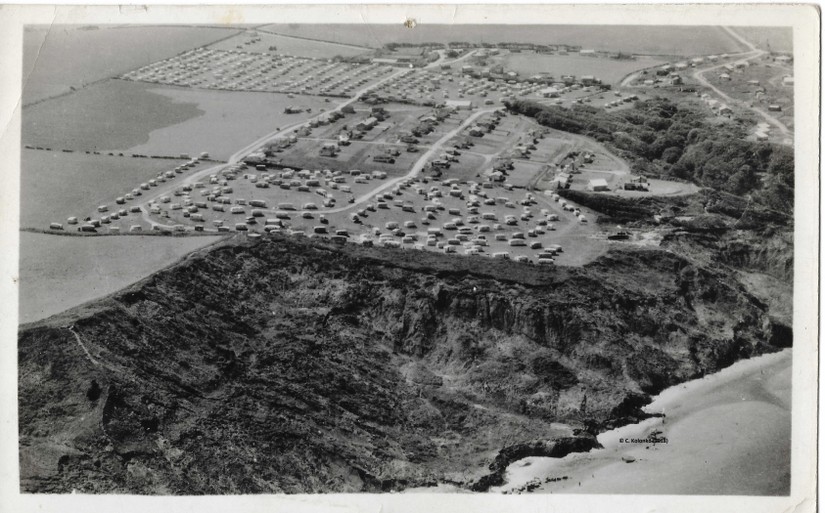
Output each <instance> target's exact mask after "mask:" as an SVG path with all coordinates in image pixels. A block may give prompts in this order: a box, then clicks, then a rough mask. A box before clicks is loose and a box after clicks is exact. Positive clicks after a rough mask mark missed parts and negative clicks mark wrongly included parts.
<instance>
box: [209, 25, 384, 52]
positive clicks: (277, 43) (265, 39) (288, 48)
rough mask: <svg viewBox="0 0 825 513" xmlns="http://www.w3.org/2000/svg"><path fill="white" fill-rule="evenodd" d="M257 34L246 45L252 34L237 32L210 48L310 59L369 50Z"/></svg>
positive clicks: (262, 33) (367, 49) (263, 33)
mask: <svg viewBox="0 0 825 513" xmlns="http://www.w3.org/2000/svg"><path fill="white" fill-rule="evenodd" d="M257 34H258V35H257V36H256V37H259V38H260V39H261V40H260V41H257V42H255V43H251V44H248V45H246V44H244V43H245V42H246V41H250V40H251V39H252V36H250V35H249V34H239V35H237V36H234V37H231V38H229V39H226V40H223V41H220V42H218V43H215V44H214V45H211V46H210V48H213V49H215V50H230V51H244V52H256V53H258V52H267V53H277V54H281V55H291V56H294V57H309V58H312V59H331V58H333V57H336V56H341V57H352V56H355V55H361V54H364V53H366V52H369V51H370V49H369V48H357V47H354V46H349V45H343V44H336V43H325V42H322V41H309V40H306V39H298V38H294V37H284V36H280V35H276V34H268V33H265V32H260V31H259V32H257ZM239 46H240V48H239ZM271 46H274V47H275V48H276V50H275V51H274V52H273V51H272V50H270V49H269V48H270V47H271Z"/></svg>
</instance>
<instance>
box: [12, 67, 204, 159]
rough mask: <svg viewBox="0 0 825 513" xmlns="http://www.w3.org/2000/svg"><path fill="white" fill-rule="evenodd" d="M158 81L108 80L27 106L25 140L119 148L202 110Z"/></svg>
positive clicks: (77, 147) (39, 143)
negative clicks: (167, 92) (164, 90)
mask: <svg viewBox="0 0 825 513" xmlns="http://www.w3.org/2000/svg"><path fill="white" fill-rule="evenodd" d="M153 90H155V91H157V86H154V85H149V84H144V83H140V82H128V81H124V80H107V81H105V82H100V83H97V84H95V85H93V86H91V87H88V88H86V89H83V90H81V91H77V92H75V93H73V94H70V95H68V96H62V97H60V98H55V99H53V100H49V101H46V102H42V103H39V104H37V105H33V106H31V107H27V108H25V109H24V110H23V128H22V141H23V143H24V144H31V145H34V146H50V147H53V148H60V149H62V148H68V149H73V150H83V151H86V150H90V151H94V150H99V151H104V150H116V149H125V148H130V147H132V146H138V145H141V144H145V143H146V142H147V141H148V140H149V134H150V133H151V132H152V131H153V130H157V129H159V128H163V127H166V126H170V125H176V124H178V123H182V122H183V121H186V120H188V119H190V118H193V117H196V116H198V115H201V114H203V113H204V111H202V110H200V109H198V107H197V105H196V104H195V103H185V102H175V101H173V100H172V99H171V98H169V97H168V96H164V95H162V94H159V93H157V92H152V91H153ZM181 151H185V150H181Z"/></svg>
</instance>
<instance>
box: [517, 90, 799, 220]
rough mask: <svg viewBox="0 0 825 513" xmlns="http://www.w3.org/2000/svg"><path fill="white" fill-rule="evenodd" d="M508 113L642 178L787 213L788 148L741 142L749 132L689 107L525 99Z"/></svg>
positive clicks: (791, 181) (791, 165)
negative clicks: (598, 147)
mask: <svg viewBox="0 0 825 513" xmlns="http://www.w3.org/2000/svg"><path fill="white" fill-rule="evenodd" d="M506 106H507V108H508V109H509V110H510V111H512V112H516V113H519V114H524V115H527V116H530V117H533V118H535V119H536V121H537V122H538V123H540V124H542V125H544V126H548V127H551V128H555V129H558V130H563V131H566V132H571V133H575V134H581V135H585V136H588V137H592V138H594V139H596V140H598V141H600V142H602V143H604V144H606V145H607V146H609V147H611V148H612V149H614V150H616V151H617V152H618V153H620V154H621V155H622V156H623V157H625V158H627V159H628V160H630V161H631V162H632V163H633V167H634V170H635V171H636V172H639V173H641V174H646V175H652V176H662V177H673V178H679V179H684V180H689V181H692V182H694V183H697V184H699V185H701V186H704V187H711V188H713V189H715V190H719V191H724V192H728V193H731V194H736V195H739V196H746V195H751V197H752V198H753V199H754V200H756V201H759V202H760V203H763V204H765V205H766V206H769V207H770V208H773V209H776V210H780V211H783V212H792V211H793V192H794V176H793V173H794V155H793V150H792V149H791V148H789V147H786V146H781V145H773V144H767V143H764V142H751V141H746V140H745V136H746V135H747V131H748V127H747V125H745V124H740V123H736V122H730V123H723V124H719V123H712V122H710V120H709V119H708V117H707V115H706V114H705V113H703V112H701V111H699V110H697V109H696V108H694V107H691V106H682V105H678V106H677V105H676V104H675V103H673V102H671V101H669V100H667V99H661V98H656V99H652V100H646V101H640V102H636V104H635V105H634V108H632V109H627V110H623V111H616V112H613V113H606V112H604V111H602V110H597V109H595V108H593V107H590V106H587V105H575V106H573V107H571V108H563V107H558V106H545V105H540V104H538V103H535V102H531V101H515V102H508V103H506Z"/></svg>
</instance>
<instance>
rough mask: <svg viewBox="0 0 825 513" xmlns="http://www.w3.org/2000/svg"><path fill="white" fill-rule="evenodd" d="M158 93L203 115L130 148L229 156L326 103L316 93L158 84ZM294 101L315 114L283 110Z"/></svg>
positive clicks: (153, 153)
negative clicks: (192, 106) (298, 94)
mask: <svg viewBox="0 0 825 513" xmlns="http://www.w3.org/2000/svg"><path fill="white" fill-rule="evenodd" d="M150 91H151V92H152V93H154V94H158V95H161V96H163V97H165V98H168V99H169V100H168V101H172V102H174V103H179V102H180V103H184V104H195V105H197V108H198V110H200V111H202V112H203V114H201V115H200V116H197V117H194V118H190V119H188V120H186V121H184V122H182V123H179V124H176V125H172V126H167V127H163V128H158V129H157V130H155V131H153V132H151V133H150V134H149V140H148V141H147V142H146V143H144V144H139V145H137V146H134V147H132V148H130V151H133V152H137V153H146V154H152V155H155V154H161V155H170V154H171V155H177V154H178V153H180V152H187V151H188V152H189V153H190V154H192V155H195V154H198V153H200V152H201V151H207V152H209V155H210V156H211V157H213V158H218V159H224V160H225V159H227V158H229V156H230V155H232V154H233V153H235V152H236V151H237V150H238V149H240V148H242V147H243V146H245V145H247V144H249V143H250V142H252V141H255V140H256V139H259V138H261V137H263V136H265V135H266V134H268V133H271V132H273V131H275V130H276V129H279V128H286V127H287V126H290V125H292V124H295V123H299V122H301V121H303V120H305V119H307V118H309V117H311V116H314V115H317V113H318V112H319V110H320V109H322V108H324V106H326V107H329V106H330V104H328V103H325V102H324V101H323V99H322V98H320V97H317V96H301V97H297V98H294V99H290V98H289V97H287V95H285V94H279V93H248V92H227V91H205V90H199V89H184V88H169V87H158V88H155V89H150ZM290 105H297V106H300V107H303V108H311V109H312V113H307V112H301V113H298V114H285V113H284V109H285V108H286V107H287V106H290Z"/></svg>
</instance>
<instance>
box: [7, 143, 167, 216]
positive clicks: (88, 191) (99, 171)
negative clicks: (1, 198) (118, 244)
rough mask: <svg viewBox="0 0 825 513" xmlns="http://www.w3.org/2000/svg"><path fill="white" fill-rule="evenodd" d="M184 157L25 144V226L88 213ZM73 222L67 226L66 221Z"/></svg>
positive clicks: (22, 211) (22, 205)
mask: <svg viewBox="0 0 825 513" xmlns="http://www.w3.org/2000/svg"><path fill="white" fill-rule="evenodd" d="M181 163H182V161H180V160H165V159H164V160H161V159H134V158H129V157H109V156H103V155H86V154H84V153H63V152H59V151H39V150H23V153H22V163H21V176H20V226H21V227H23V228H48V226H49V223H50V222H62V223H65V221H66V218H67V217H69V216H85V215H88V213H90V212H93V211H94V210H95V208H96V207H97V206H98V205H101V204H112V203H113V201H114V199H115V198H116V197H118V196H122V195H124V194H125V193H127V192H129V191H131V190H132V189H134V188H135V187H137V186H138V185H139V184H140V183H141V182H145V181H146V180H148V179H150V178H154V177H155V176H156V175H157V174H158V173H159V172H160V171H168V170H171V169H174V168H175V166H177V165H180V164H181ZM67 228H68V227H67Z"/></svg>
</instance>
